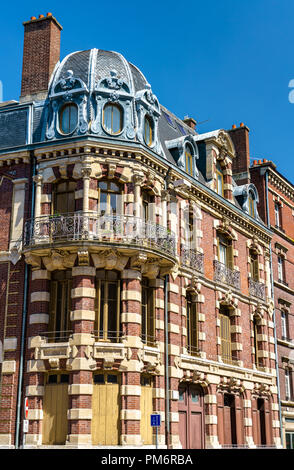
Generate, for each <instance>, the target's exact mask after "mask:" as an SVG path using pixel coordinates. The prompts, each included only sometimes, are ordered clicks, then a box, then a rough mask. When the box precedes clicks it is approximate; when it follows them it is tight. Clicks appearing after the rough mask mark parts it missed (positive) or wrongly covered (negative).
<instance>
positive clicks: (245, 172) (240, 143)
mask: <svg viewBox="0 0 294 470" xmlns="http://www.w3.org/2000/svg"><path fill="white" fill-rule="evenodd" d="M228 133H229V134H230V137H231V139H232V141H233V144H234V146H235V151H236V157H235V158H234V159H233V177H234V179H235V181H236V183H237V184H238V185H241V184H248V183H250V172H249V168H250V152H249V129H248V127H247V126H245V125H244V124H243V122H241V124H240V127H237V126H236V125H235V124H234V125H233V126H232V129H230V130H229V131H228Z"/></svg>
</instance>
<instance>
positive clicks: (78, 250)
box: [0, 14, 289, 448]
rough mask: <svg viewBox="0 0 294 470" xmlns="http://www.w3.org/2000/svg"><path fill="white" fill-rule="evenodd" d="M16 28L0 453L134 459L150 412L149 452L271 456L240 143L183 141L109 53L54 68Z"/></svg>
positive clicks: (46, 20)
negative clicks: (94, 453) (264, 451)
mask: <svg viewBox="0 0 294 470" xmlns="http://www.w3.org/2000/svg"><path fill="white" fill-rule="evenodd" d="M24 27H25V36H24V54H23V73H22V91H21V97H20V100H19V102H14V101H10V102H6V103H2V104H1V107H0V165H1V168H0V174H1V178H0V185H1V190H0V198H1V205H0V211H1V219H2V224H1V231H0V234H1V236H0V272H1V295H2V301H1V307H0V309H1V310H0V340H1V344H2V345H3V346H2V349H3V354H2V356H3V358H2V359H3V360H2V363H1V382H0V384H1V407H0V445H1V446H8V447H18V446H19V445H21V444H22V443H24V445H25V446H27V447H44V446H45V447H48V446H49V447H51V446H63V447H64V446H66V447H83V446H86V447H88V446H89V447H93V446H94V447H101V446H102V447H103V446H107V447H108V446H129V447H134V446H139V447H142V448H144V447H150V446H154V443H155V442H154V431H153V430H152V428H151V426H150V414H151V413H158V414H160V415H161V427H160V429H159V432H158V440H159V445H160V446H162V447H163V448H164V447H169V448H219V447H224V448H225V447H249V448H254V447H256V446H266V447H280V446H281V423H280V413H279V393H278V386H277V385H278V377H277V373H276V370H277V367H276V359H277V357H276V341H275V305H274V302H273V288H272V276H271V246H272V245H271V243H272V242H271V240H272V236H273V233H272V231H271V230H270V229H269V227H268V224H267V222H266V221H265V219H264V217H263V213H262V208H261V205H260V201H262V200H263V199H262V197H261V194H260V188H259V184H258V181H255V180H254V178H253V177H252V178H251V176H250V171H251V169H250V164H249V143H248V128H247V127H246V126H244V124H241V125H240V127H238V128H237V127H236V126H233V128H232V129H231V130H230V131H226V130H224V129H218V130H214V131H212V132H209V133H206V134H199V133H197V131H196V129H195V121H194V120H193V119H192V118H187V119H185V120H184V121H182V120H180V119H178V118H177V117H176V116H175V115H174V114H172V113H171V112H170V111H169V110H167V109H166V108H164V107H163V106H162V105H160V103H159V101H158V99H157V97H156V96H155V95H154V94H153V92H152V89H151V86H150V84H149V83H148V82H147V80H146V78H145V77H144V75H143V74H142V72H141V71H140V70H139V69H138V68H137V67H135V66H134V65H133V64H131V63H129V62H128V61H127V60H126V59H125V58H124V57H123V56H122V55H121V54H119V53H116V52H109V51H104V50H99V49H91V50H87V51H79V52H73V53H72V54H69V55H68V56H66V57H65V58H64V59H63V60H62V61H60V60H59V48H60V32H61V26H60V24H59V23H58V21H57V20H56V19H55V18H54V17H53V16H52V15H51V14H47V16H46V17H43V16H42V15H41V16H40V17H39V18H38V19H36V18H32V19H31V20H30V21H28V22H26V23H24ZM274 273H275V271H274ZM283 298H284V300H285V301H286V302H289V300H288V298H286V297H285V296H284V297H283ZM287 344H288V343H287ZM287 364H288V362H287ZM25 398H27V399H28V420H29V428H28V433H26V434H25V436H24V435H23V434H22V426H21V423H22V419H23V417H24V411H25V410H24V399H25ZM287 416H288V415H287Z"/></svg>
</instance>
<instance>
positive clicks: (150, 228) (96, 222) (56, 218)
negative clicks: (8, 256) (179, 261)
mask: <svg viewBox="0 0 294 470" xmlns="http://www.w3.org/2000/svg"><path fill="white" fill-rule="evenodd" d="M77 242H93V243H95V244H100V245H103V246H109V245H116V246H126V247H128V248H132V247H135V248H136V249H137V250H138V248H149V249H151V250H155V251H159V252H161V253H164V254H166V255H167V256H168V257H175V255H176V243H175V235H174V234H173V233H172V232H170V231H169V230H168V229H167V228H165V227H162V226H161V225H158V224H155V223H153V222H145V221H144V220H142V219H140V218H139V217H134V216H129V215H116V216H110V215H104V216H100V215H99V214H97V213H90V212H75V213H70V214H61V215H44V216H40V217H36V218H35V219H30V220H27V221H26V223H25V228H24V249H25V250H28V249H38V248H41V247H45V246H52V245H64V244H75V243H77Z"/></svg>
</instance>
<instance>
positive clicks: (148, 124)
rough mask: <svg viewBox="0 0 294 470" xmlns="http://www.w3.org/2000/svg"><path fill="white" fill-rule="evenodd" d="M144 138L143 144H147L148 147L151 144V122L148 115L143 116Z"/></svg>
mask: <svg viewBox="0 0 294 470" xmlns="http://www.w3.org/2000/svg"><path fill="white" fill-rule="evenodd" d="M144 140H145V144H146V145H148V147H151V145H152V144H153V123H152V120H151V118H150V117H149V116H146V117H145V124H144Z"/></svg>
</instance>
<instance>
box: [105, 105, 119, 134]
mask: <svg viewBox="0 0 294 470" xmlns="http://www.w3.org/2000/svg"><path fill="white" fill-rule="evenodd" d="M122 126H123V113H122V109H121V107H120V106H119V105H117V104H114V103H109V104H107V105H106V106H105V107H104V109H103V127H104V129H105V130H106V132H108V133H109V134H112V135H115V134H119V133H120V132H121V131H122Z"/></svg>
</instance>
